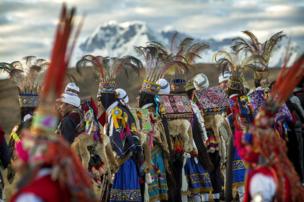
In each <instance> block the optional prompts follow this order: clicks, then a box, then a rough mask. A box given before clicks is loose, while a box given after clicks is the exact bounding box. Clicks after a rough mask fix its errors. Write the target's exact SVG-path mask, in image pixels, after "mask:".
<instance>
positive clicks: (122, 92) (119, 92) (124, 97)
mask: <svg viewBox="0 0 304 202" xmlns="http://www.w3.org/2000/svg"><path fill="white" fill-rule="evenodd" d="M115 92H116V94H117V98H118V99H120V100H123V101H124V102H125V103H126V104H127V103H128V102H129V96H128V94H127V92H126V91H125V90H124V89H122V88H117V89H115Z"/></svg>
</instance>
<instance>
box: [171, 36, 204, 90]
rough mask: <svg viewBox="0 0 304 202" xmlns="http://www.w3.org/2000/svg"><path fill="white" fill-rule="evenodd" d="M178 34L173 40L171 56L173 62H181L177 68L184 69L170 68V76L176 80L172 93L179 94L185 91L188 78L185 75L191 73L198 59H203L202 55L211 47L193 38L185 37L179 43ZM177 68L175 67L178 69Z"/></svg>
mask: <svg viewBox="0 0 304 202" xmlns="http://www.w3.org/2000/svg"><path fill="white" fill-rule="evenodd" d="M177 38H178V34H177V32H176V33H175V34H174V35H173V37H172V40H171V46H170V47H171V48H170V54H171V57H172V59H173V60H175V61H179V62H180V64H177V65H176V66H177V67H182V68H174V66H173V68H170V69H169V71H168V74H171V75H174V79H173V80H172V81H171V91H173V92H176V93H179V92H184V91H185V86H186V78H185V73H186V71H189V70H190V69H191V67H193V64H194V62H195V60H196V59H197V58H201V56H200V53H201V52H202V51H204V50H206V49H208V48H209V45H208V44H206V43H204V42H201V41H195V40H194V39H193V38H191V37H185V38H183V39H182V40H180V42H179V43H178V42H177ZM176 66H175V67H176Z"/></svg>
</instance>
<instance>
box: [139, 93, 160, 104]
mask: <svg viewBox="0 0 304 202" xmlns="http://www.w3.org/2000/svg"><path fill="white" fill-rule="evenodd" d="M154 98H155V95H154V94H150V93H146V92H140V94H139V107H143V106H144V105H145V104H148V103H153V107H156V103H155V100H154Z"/></svg>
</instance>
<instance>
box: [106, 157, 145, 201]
mask: <svg viewBox="0 0 304 202" xmlns="http://www.w3.org/2000/svg"><path fill="white" fill-rule="evenodd" d="M130 201H136V202H141V201H142V196H141V192H140V185H139V175H138V172H137V168H136V164H135V162H134V160H132V159H128V160H127V161H126V162H125V163H124V164H123V165H122V166H121V167H120V168H119V170H118V172H117V173H116V174H115V178H114V182H113V186H112V189H111V193H110V202H130Z"/></svg>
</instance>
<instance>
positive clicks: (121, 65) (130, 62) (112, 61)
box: [76, 55, 143, 81]
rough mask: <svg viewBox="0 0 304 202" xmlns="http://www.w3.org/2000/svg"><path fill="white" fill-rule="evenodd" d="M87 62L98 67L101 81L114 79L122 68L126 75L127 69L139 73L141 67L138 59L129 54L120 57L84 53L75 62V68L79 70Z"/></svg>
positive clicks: (86, 64)
mask: <svg viewBox="0 0 304 202" xmlns="http://www.w3.org/2000/svg"><path fill="white" fill-rule="evenodd" d="M89 64H90V65H92V66H94V67H98V68H99V70H100V80H103V81H106V80H114V79H115V77H116V76H117V75H118V74H119V73H120V72H121V71H122V70H124V72H125V73H126V75H128V72H127V70H128V69H132V70H134V71H135V72H137V73H138V74H139V72H140V69H142V68H143V65H142V63H141V61H140V60H139V59H137V58H136V57H133V56H129V55H127V56H124V57H121V58H117V57H112V58H110V57H103V56H93V55H85V56H83V57H82V58H81V59H80V60H79V61H78V62H77V64H76V68H77V69H78V72H80V69H81V68H82V67H86V66H88V65H89Z"/></svg>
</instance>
